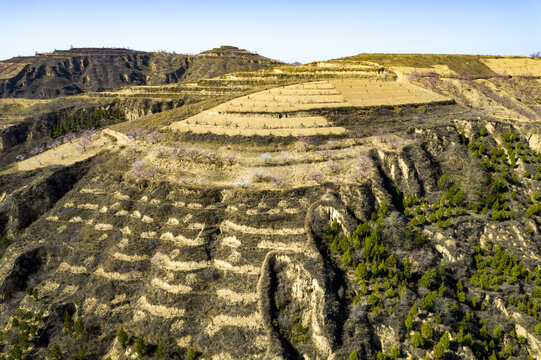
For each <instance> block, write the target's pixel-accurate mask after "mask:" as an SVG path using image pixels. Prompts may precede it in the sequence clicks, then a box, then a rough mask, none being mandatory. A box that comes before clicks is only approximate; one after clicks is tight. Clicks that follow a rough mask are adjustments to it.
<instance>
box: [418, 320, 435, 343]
mask: <svg viewBox="0 0 541 360" xmlns="http://www.w3.org/2000/svg"><path fill="white" fill-rule="evenodd" d="M421 333H422V334H423V337H424V338H425V339H430V338H432V335H434V330H432V325H430V323H429V322H428V321H427V322H425V323H424V324H423V325H422V326H421Z"/></svg>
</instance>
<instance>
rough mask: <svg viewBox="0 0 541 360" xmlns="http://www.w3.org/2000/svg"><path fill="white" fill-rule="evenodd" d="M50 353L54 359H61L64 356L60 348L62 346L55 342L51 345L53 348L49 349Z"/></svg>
mask: <svg viewBox="0 0 541 360" xmlns="http://www.w3.org/2000/svg"><path fill="white" fill-rule="evenodd" d="M49 355H50V356H51V357H52V358H54V359H57V360H58V359H60V358H61V357H62V350H61V349H60V346H58V344H54V345H53V346H52V347H51V350H49Z"/></svg>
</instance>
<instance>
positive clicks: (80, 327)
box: [74, 318, 85, 335]
mask: <svg viewBox="0 0 541 360" xmlns="http://www.w3.org/2000/svg"><path fill="white" fill-rule="evenodd" d="M74 329H75V332H76V333H77V335H82V334H83V332H84V331H85V323H84V322H83V320H82V319H81V318H79V319H77V321H76V322H75V327H74Z"/></svg>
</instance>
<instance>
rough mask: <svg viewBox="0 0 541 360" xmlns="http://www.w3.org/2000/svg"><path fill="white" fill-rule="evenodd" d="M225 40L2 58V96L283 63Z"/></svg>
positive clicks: (64, 92)
mask: <svg viewBox="0 0 541 360" xmlns="http://www.w3.org/2000/svg"><path fill="white" fill-rule="evenodd" d="M280 64H281V63H280V62H278V61H274V60H271V59H268V58H265V57H263V56H260V55H257V54H252V53H250V52H248V51H246V50H242V49H238V48H235V47H232V46H225V47H221V48H217V49H213V50H209V51H206V52H203V53H201V54H199V55H182V54H171V53H164V52H143V51H135V50H129V49H117V48H113V49H112V48H74V49H70V50H55V51H54V52H52V53H46V54H37V55H36V56H32V57H17V58H12V59H9V60H5V61H0V97H2V98H9V97H19V98H53V97H59V96H68V95H75V94H81V93H87V92H100V91H105V90H111V89H114V88H117V87H120V86H129V85H163V84H173V83H178V82H182V81H184V80H188V79H190V80H193V79H199V78H208V77H214V76H218V75H222V74H225V73H229V72H235V71H255V70H259V69H264V68H269V67H272V66H277V65H280Z"/></svg>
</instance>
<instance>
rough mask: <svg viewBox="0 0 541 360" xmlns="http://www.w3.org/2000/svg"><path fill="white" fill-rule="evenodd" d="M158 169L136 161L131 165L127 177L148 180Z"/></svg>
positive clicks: (141, 161) (142, 161)
mask: <svg viewBox="0 0 541 360" xmlns="http://www.w3.org/2000/svg"><path fill="white" fill-rule="evenodd" d="M159 170H160V169H159V168H158V167H157V166H156V165H147V164H146V163H145V161H144V160H137V161H135V162H134V163H133V164H132V167H131V169H130V171H129V172H128V175H129V176H131V177H134V178H136V179H138V180H139V179H150V178H153V177H154V176H155V175H156V174H157V173H158V172H159Z"/></svg>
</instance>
